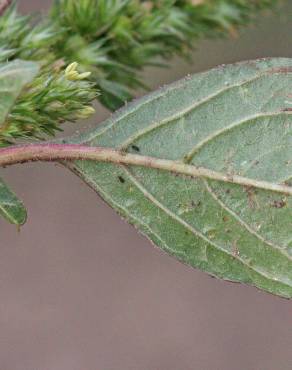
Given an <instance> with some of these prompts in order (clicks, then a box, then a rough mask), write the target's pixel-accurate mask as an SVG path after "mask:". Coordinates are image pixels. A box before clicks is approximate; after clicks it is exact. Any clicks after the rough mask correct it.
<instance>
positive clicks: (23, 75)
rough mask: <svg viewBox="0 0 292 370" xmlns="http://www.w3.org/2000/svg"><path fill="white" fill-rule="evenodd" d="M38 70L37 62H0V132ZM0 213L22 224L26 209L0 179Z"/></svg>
mask: <svg viewBox="0 0 292 370" xmlns="http://www.w3.org/2000/svg"><path fill="white" fill-rule="evenodd" d="M38 70H39V67H38V64H37V63H31V62H24V61H14V62H9V63H3V64H0V132H1V129H2V128H3V125H4V124H5V120H6V117H7V115H8V114H9V112H10V110H11V108H12V107H13V105H14V103H15V101H16V99H17V97H18V95H19V94H20V92H21V91H22V89H23V88H24V86H25V85H26V84H27V83H29V82H31V81H32V79H33V78H34V76H35V75H36V74H37V72H38ZM0 214H1V215H2V216H3V217H4V218H5V219H6V220H8V221H9V222H10V223H12V224H16V225H22V224H23V223H24V222H25V220H26V210H25V208H24V206H23V204H22V202H21V201H20V200H18V199H17V197H16V195H15V194H14V193H13V192H12V191H11V190H9V188H8V187H7V185H6V184H4V182H3V181H2V180H1V179H0Z"/></svg>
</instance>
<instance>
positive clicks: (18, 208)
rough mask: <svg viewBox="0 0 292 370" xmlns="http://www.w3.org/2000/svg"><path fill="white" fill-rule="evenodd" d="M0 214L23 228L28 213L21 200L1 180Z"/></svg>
mask: <svg viewBox="0 0 292 370" xmlns="http://www.w3.org/2000/svg"><path fill="white" fill-rule="evenodd" d="M0 214H1V216H2V217H4V218H5V219H6V220H7V221H8V222H10V223H11V224H14V225H17V226H21V225H23V224H24V223H25V222H26V219H27V213H26V209H25V207H24V205H23V203H22V201H21V200H19V199H18V198H17V196H16V195H15V193H14V192H12V191H11V190H10V189H9V188H8V186H7V185H6V184H5V182H4V181H3V180H2V179H1V178H0Z"/></svg>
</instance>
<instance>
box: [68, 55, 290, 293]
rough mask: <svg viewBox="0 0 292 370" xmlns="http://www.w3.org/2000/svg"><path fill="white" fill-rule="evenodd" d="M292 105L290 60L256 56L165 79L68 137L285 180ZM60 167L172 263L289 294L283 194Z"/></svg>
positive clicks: (160, 174) (174, 177)
mask: <svg viewBox="0 0 292 370" xmlns="http://www.w3.org/2000/svg"><path fill="white" fill-rule="evenodd" d="M291 113H292V60H291V59H262V60H257V61H250V62H244V63H238V64H234V65H226V66H220V67H218V68H215V69H213V70H210V71H208V72H204V73H199V74H196V75H194V76H190V77H187V78H185V79H183V80H181V81H179V82H177V83H174V84H172V85H169V86H166V87H164V88H162V89H160V90H159V91H157V92H155V93H152V94H150V95H148V96H146V97H144V98H142V99H140V100H138V101H136V102H134V103H132V104H130V105H128V106H127V107H126V108H124V109H122V110H120V111H119V112H118V113H117V114H115V115H113V116H112V117H111V118H110V119H108V120H107V121H106V122H105V123H104V124H102V125H101V126H99V127H98V128H97V129H95V130H94V131H91V132H89V133H86V134H85V135H82V136H79V137H75V138H73V139H71V142H73V143H88V144H89V145H92V146H102V147H111V148H117V149H122V150H124V151H126V152H129V153H135V154H141V155H143V156H151V157H156V158H160V159H168V160H174V161H181V162H184V163H188V164H192V165H194V166H200V167H204V168H206V169H210V170H214V171H218V172H220V173H223V174H226V175H230V176H231V177H232V175H239V176H243V177H245V178H248V179H251V180H259V181H266V182H269V183H271V184H285V185H286V186H289V187H290V186H292V155H291V154H292V115H291ZM68 167H70V169H72V170H73V171H74V172H75V173H77V174H78V175H79V176H80V177H81V178H83V179H84V180H85V181H86V182H87V183H88V184H89V185H90V186H91V187H92V188H94V189H95V190H96V191H97V192H98V193H99V194H100V195H101V196H102V197H103V198H104V199H105V200H106V201H107V202H108V203H109V204H110V205H111V206H112V207H113V208H114V209H115V210H116V211H117V212H119V213H120V215H121V216H122V217H124V218H125V219H126V220H127V221H128V222H129V223H131V224H133V225H134V226H135V227H136V228H138V229H139V230H140V231H141V232H142V233H143V234H145V235H146V236H147V237H148V238H149V239H151V241H152V242H153V243H154V244H155V245H157V246H158V247H160V248H162V249H163V250H164V251H166V252H167V253H169V254H170V255H172V256H175V257H176V258H177V259H179V260H180V261H182V262H184V263H186V264H189V265H191V266H193V267H196V268H199V269H201V270H203V271H206V272H207V273H209V274H211V275H213V276H216V277H219V278H222V279H225V280H229V281H234V282H241V283H245V284H250V285H254V286H256V287H258V288H260V289H263V290H265V291H267V292H270V293H273V294H276V295H280V296H283V297H289V298H290V297H292V197H291V195H287V194H284V193H279V192H275V191H272V190H263V189H260V188H257V187H256V186H249V187H247V186H241V185H240V184H234V183H232V181H231V183H228V182H222V181H217V180H216V181H215V180H210V179H208V178H193V177H190V176H185V175H181V174H178V173H175V171H173V172H169V171H162V170H157V169H153V168H152V169H151V168H148V167H138V166H125V165H117V164H109V163H96V162H90V161H77V162H74V163H73V164H68ZM290 194H291V192H290Z"/></svg>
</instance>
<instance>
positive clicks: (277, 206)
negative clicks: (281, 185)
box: [272, 199, 287, 208]
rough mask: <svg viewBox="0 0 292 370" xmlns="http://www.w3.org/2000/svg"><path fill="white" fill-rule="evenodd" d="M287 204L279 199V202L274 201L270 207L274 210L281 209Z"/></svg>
mask: <svg viewBox="0 0 292 370" xmlns="http://www.w3.org/2000/svg"><path fill="white" fill-rule="evenodd" d="M286 204H287V202H286V200H285V199H280V200H274V201H273V203H272V207H274V208H283V207H285V206H286Z"/></svg>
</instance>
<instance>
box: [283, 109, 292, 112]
mask: <svg viewBox="0 0 292 370" xmlns="http://www.w3.org/2000/svg"><path fill="white" fill-rule="evenodd" d="M282 112H292V108H283V109H282Z"/></svg>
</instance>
